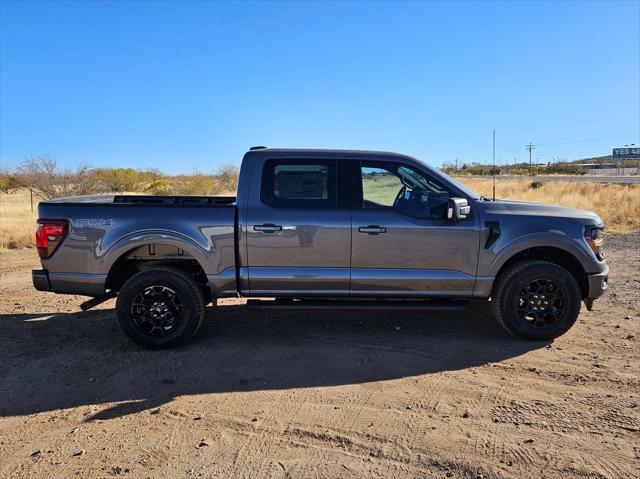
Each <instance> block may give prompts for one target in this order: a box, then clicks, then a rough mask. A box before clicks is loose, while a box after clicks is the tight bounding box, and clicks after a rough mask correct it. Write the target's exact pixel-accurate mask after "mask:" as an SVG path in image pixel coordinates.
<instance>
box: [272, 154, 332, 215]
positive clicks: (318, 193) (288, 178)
mask: <svg viewBox="0 0 640 479" xmlns="http://www.w3.org/2000/svg"><path fill="white" fill-rule="evenodd" d="M260 197H261V199H262V202H263V203H265V204H267V205H269V206H274V207H276V208H336V207H337V184H336V162H335V160H289V159H287V160H278V159H272V160H267V162H266V163H265V165H264V169H263V170H262V188H261V192H260Z"/></svg>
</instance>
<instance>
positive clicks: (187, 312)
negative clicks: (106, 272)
mask: <svg viewBox="0 0 640 479" xmlns="http://www.w3.org/2000/svg"><path fill="white" fill-rule="evenodd" d="M205 304H206V299H205V296H204V293H203V291H202V288H201V287H200V286H199V285H198V284H197V283H196V282H195V280H194V279H193V278H192V277H191V276H189V275H188V274H186V273H185V272H184V271H181V270H179V269H177V268H169V267H158V268H152V269H149V270H146V271H143V272H140V273H138V274H136V275H134V276H132V277H131V278H130V279H129V280H128V281H127V282H126V283H125V284H124V286H123V287H122V289H121V290H120V292H119V293H118V299H117V302H116V316H117V319H118V324H119V325H120V328H121V329H122V331H123V332H124V333H125V334H126V335H127V336H128V337H129V338H130V339H132V340H133V341H135V342H136V343H138V344H141V345H143V346H146V347H150V348H164V347H172V346H177V345H179V344H183V343H185V342H187V341H188V340H189V339H191V337H192V336H193V335H194V334H195V333H196V331H197V330H198V328H199V327H200V324H201V323H202V320H203V318H204V315H205Z"/></svg>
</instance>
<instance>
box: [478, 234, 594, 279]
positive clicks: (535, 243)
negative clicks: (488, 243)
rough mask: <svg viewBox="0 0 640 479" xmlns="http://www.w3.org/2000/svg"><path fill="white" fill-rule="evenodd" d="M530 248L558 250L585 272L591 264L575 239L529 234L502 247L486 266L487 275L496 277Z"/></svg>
mask: <svg viewBox="0 0 640 479" xmlns="http://www.w3.org/2000/svg"><path fill="white" fill-rule="evenodd" d="M531 248H555V249H560V250H563V251H565V252H567V254H570V255H571V256H573V257H574V258H575V259H576V260H577V261H578V263H580V265H581V266H582V268H583V269H584V270H585V271H587V270H588V265H589V264H590V263H592V262H593V260H592V259H591V257H590V256H589V255H588V251H587V250H586V244H585V248H582V247H581V246H580V245H578V244H577V241H576V240H575V239H571V238H568V237H567V236H565V235H564V234H562V233H560V232H557V233H554V232H544V233H531V234H528V235H525V236H522V237H519V238H517V239H516V240H514V241H512V242H511V243H509V244H507V245H506V246H504V247H503V248H502V249H501V250H500V251H499V253H498V254H496V256H495V257H494V258H493V260H492V261H491V263H489V264H488V265H487V270H488V272H489V275H492V276H494V277H495V276H497V275H498V273H499V271H500V269H501V268H502V267H503V266H504V265H505V263H506V262H507V261H509V260H510V259H511V258H513V257H514V256H516V255H518V254H519V253H522V252H523V251H525V250H527V249H531Z"/></svg>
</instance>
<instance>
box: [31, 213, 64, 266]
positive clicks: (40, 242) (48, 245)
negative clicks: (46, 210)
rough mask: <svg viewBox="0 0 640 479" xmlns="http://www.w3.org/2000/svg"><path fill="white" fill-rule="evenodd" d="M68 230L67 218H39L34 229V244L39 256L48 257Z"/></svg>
mask: <svg viewBox="0 0 640 479" xmlns="http://www.w3.org/2000/svg"><path fill="white" fill-rule="evenodd" d="M68 231H69V222H68V221H67V220H49V219H39V220H38V229H36V246H37V248H38V254H39V255H40V257H41V258H48V257H49V256H51V255H52V254H53V253H54V252H55V250H56V249H57V248H58V246H60V243H62V240H63V239H64V237H65V236H66V235H67V232H68Z"/></svg>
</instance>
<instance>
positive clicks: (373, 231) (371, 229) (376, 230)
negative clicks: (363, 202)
mask: <svg viewBox="0 0 640 479" xmlns="http://www.w3.org/2000/svg"><path fill="white" fill-rule="evenodd" d="M358 231H359V232H360V233H367V234H370V235H377V234H380V233H386V232H387V228H385V227H384V226H378V225H369V226H361V227H360V228H358Z"/></svg>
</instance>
